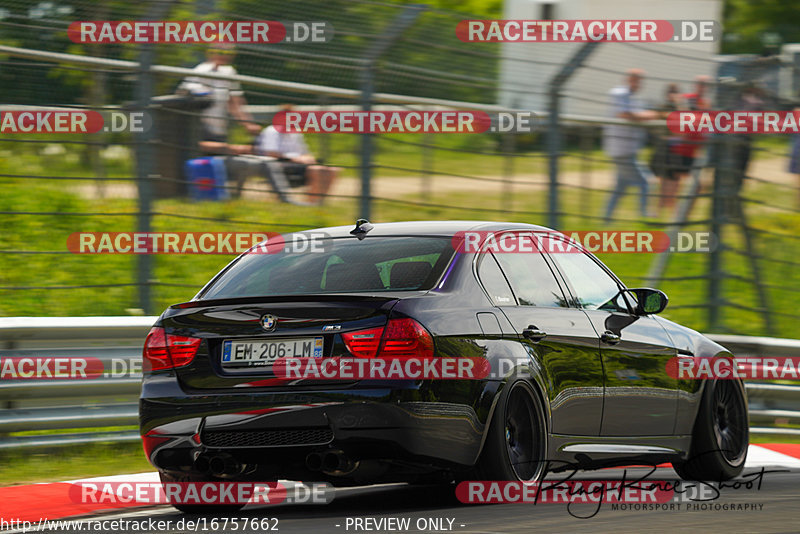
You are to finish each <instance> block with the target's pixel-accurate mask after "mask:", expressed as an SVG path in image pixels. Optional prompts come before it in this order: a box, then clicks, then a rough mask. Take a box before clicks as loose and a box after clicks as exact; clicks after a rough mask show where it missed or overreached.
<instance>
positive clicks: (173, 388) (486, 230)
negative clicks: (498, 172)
mask: <svg viewBox="0 0 800 534" xmlns="http://www.w3.org/2000/svg"><path fill="white" fill-rule="evenodd" d="M506 235H510V236H513V239H514V242H515V243H516V246H517V248H516V249H515V250H513V251H507V250H506V249H505V248H502V247H498V246H496V244H497V242H498V241H497V239H498V237H503V236H506ZM465 236H466V237H465ZM475 236H478V237H477V238H476V237H475ZM543 238H544V239H546V240H548V241H549V242H551V243H553V242H556V243H558V242H561V241H565V240H567V238H566V236H563V235H562V234H560V233H558V232H555V231H553V230H550V229H547V228H543V227H539V226H534V225H528V224H515V223H499V222H466V221H451V222H409V223H387V224H374V225H373V224H371V223H369V222H366V221H363V220H361V221H359V223H357V226H356V227H355V228H353V227H352V226H348V227H336V228H324V229H319V230H313V231H307V232H299V233H296V234H285V235H284V236H283V237H282V240H281V242H280V244H279V245H278V246H274V243H273V244H271V243H266V244H264V245H262V246H260V247H254V248H253V249H251V250H250V251H249V252H247V253H245V254H243V255H241V256H239V257H238V258H236V259H235V260H234V261H233V262H231V263H230V264H229V265H228V266H226V267H225V268H224V269H223V270H222V271H221V272H219V273H218V274H217V275H216V276H214V277H213V278H212V279H211V281H210V282H209V283H208V284H207V285H206V286H205V287H204V288H203V289H202V290H201V291H200V292H199V293H198V294H197V295H196V296H195V297H194V298H193V299H192V300H191V301H189V302H185V303H182V304H176V305H173V306H171V307H170V308H168V309H167V310H166V311H165V312H164V313H163V315H162V316H161V317H160V318H159V319H158V321H157V323H156V324H155V326H154V327H153V328H152V330H151V332H150V334H149V335H148V336H147V340H146V342H145V347H144V367H145V376H144V380H143V385H142V393H141V400H140V410H139V413H140V425H141V434H142V439H143V441H144V449H145V452H146V454H147V455H148V459H149V460H150V462H151V463H152V464H153V465H154V466H155V467H156V468H157V469H158V470H159V471H160V473H161V475H162V479H163V480H173V481H175V480H177V481H214V480H232V481H237V480H261V481H265V480H277V479H279V478H280V479H292V480H314V481H326V482H330V483H332V484H334V485H353V484H368V483H374V482H390V481H408V482H420V481H424V482H430V481H441V482H449V481H453V480H457V479H466V478H473V479H477V480H523V481H525V480H536V479H540V478H541V477H543V476H544V474H545V473H546V472H547V471H548V470H550V471H554V470H558V469H565V468H569V469H574V468H581V469H591V468H598V467H604V466H611V465H626V464H632V463H646V464H648V465H650V464H655V463H660V462H671V463H672V465H673V466H674V467H675V469H676V471H677V472H678V474H679V475H680V476H681V477H683V478H691V479H701V480H712V479H713V480H723V479H729V478H732V477H735V476H737V475H738V474H739V473H740V472H741V470H742V468H743V465H744V461H745V456H746V453H747V447H748V438H749V436H748V415H747V403H746V397H745V391H744V387H743V385H742V383H741V382H740V381H739V380H706V381H703V380H681V379H679V378H676V377H674V376H671V375H670V373H668V372H667V371H666V369H667V367H668V365H669V362H670V360H673V361H674V360H675V359H676V358H677V359H680V358H712V357H731V355H730V353H729V352H728V351H726V349H724V348H723V347H721V346H720V345H718V344H716V343H714V342H712V341H711V340H709V339H708V338H706V337H704V336H702V335H700V334H699V333H697V332H695V331H693V330H690V329H688V328H686V327H683V326H680V325H678V324H676V323H673V322H671V321H669V320H666V319H664V318H662V317H659V316H658V315H657V314H658V313H659V312H660V311H662V310H663V309H664V307H665V306H666V304H667V298H666V296H665V295H664V294H663V293H661V292H660V291H657V290H654V289H647V288H636V289H629V288H627V287H626V286H625V285H624V284H623V283H622V282H621V281H620V280H619V279H618V278H617V277H616V276H615V275H614V274H613V273H612V272H611V271H610V270H609V269H608V268H607V267H605V266H604V265H603V264H602V263H601V262H600V261H599V260H598V259H597V258H595V257H594V256H592V255H591V254H589V253H588V252H586V251H585V250H583V249H581V248H580V247H579V246H578V245H575V244H574V243H572V244H568V245H569V246H566V247H552V246H545V247H543V246H541V243H542V239H543ZM312 239H313V240H316V242H315V243H314V245H315V246H304V247H294V246H289V244H290V243H297V242H302V243H306V244H308V243H309V242H310V241H311V240H312ZM465 243H466V244H468V245H469V246H465ZM493 244H494V245H495V246H492V245H493ZM576 247H578V248H576ZM300 248H302V250H300ZM564 250H567V251H568V252H563V251H564ZM562 252H563V253H562ZM465 357H467V358H480V359H483V360H484V361H485V362H486V363H487V365H488V367H489V372H488V373H484V374H481V375H479V376H478V375H476V376H471V377H461V378H456V379H436V378H435V377H434V378H431V377H429V376H425V377H422V378H420V377H418V376H416V377H415V376H395V377H385V376H372V375H370V376H363V375H358V376H355V375H353V376H351V377H348V376H346V375H344V374H338V375H336V376H335V378H334V379H331V378H330V377H325V376H321V375H319V374H312V375H308V374H305V375H303V376H295V377H292V376H287V375H286V373H282V372H278V371H276V369H278V368H279V367H281V366H282V367H281V368H285V367H286V364H287V362H291V361H294V360H293V359H295V358H299V359H303V360H305V361H311V362H325V361H327V360H331V359H337V361H341V360H348V359H349V360H359V361H360V360H370V361H378V360H381V359H392V358H400V359H408V358H420V359H422V360H424V359H426V358H427V359H431V358H433V359H436V360H437V361H439V360H441V361H442V362H445V361H447V360H448V359H458V358H465ZM279 364H280V365H279ZM179 507H180V506H179Z"/></svg>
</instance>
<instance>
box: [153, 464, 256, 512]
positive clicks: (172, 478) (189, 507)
mask: <svg viewBox="0 0 800 534" xmlns="http://www.w3.org/2000/svg"><path fill="white" fill-rule="evenodd" d="M158 476H159V477H160V478H161V482H163V483H168V482H214V481H215V480H216V479H214V478H212V477H200V476H196V475H178V476H176V475H172V474H170V473H167V472H165V471H159V472H158ZM170 505H172V507H173V508H176V509H178V510H180V511H181V512H184V513H186V514H194V515H212V514H232V513H234V512H238V511H239V510H241V509H242V508H244V505H243V504H216V505H215V504H178V503H174V502H172V503H170Z"/></svg>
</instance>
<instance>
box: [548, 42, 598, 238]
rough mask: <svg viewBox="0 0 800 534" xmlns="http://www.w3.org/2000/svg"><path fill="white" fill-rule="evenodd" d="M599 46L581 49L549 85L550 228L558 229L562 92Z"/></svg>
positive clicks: (587, 46)
mask: <svg viewBox="0 0 800 534" xmlns="http://www.w3.org/2000/svg"><path fill="white" fill-rule="evenodd" d="M598 44H600V43H599V42H598V41H592V42H589V43H586V44H584V45H583V46H582V47H580V48H579V49H578V51H577V52H576V53H575V55H574V56H572V57H571V58H569V60H567V62H566V64H564V66H563V67H561V70H560V71H558V73H557V74H556V75H555V76H553V77H552V78H551V79H550V82H549V83H548V90H547V93H548V101H549V104H550V105H549V108H550V109H549V113H548V121H547V122H548V128H547V151H548V152H549V174H550V193H549V195H548V209H547V212H548V213H547V225H548V226H549V227H550V228H557V227H558V213H559V212H558V157H559V154H560V152H561V130H560V129H559V124H558V117H559V113H560V110H559V102H560V100H561V95H560V91H561V88H562V87H563V86H564V84H565V83H566V82H567V80H569V79H570V77H571V76H572V74H573V73H574V72H575V70H577V69H578V67H580V66H581V65H582V64H583V62H584V61H585V60H586V58H588V57H589V55H590V54H591V53H592V52H593V51H594V49H595V47H597V45H598Z"/></svg>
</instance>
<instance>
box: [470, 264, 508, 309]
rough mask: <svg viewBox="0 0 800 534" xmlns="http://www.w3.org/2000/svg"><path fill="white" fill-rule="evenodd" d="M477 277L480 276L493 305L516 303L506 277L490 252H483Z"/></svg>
mask: <svg viewBox="0 0 800 534" xmlns="http://www.w3.org/2000/svg"><path fill="white" fill-rule="evenodd" d="M478 278H480V280H481V283H482V284H483V287H484V289H486V293H488V294H489V298H490V299H492V303H493V304H494V305H495V306H513V305H514V304H516V302H515V301H514V294H513V293H512V292H511V288H510V287H508V282H507V281H506V277H505V276H504V275H503V271H501V270H500V266H499V265H497V260H495V259H494V256H493V255H492V254H491V253H485V254H484V255H483V257H482V258H481V262H480V264H478Z"/></svg>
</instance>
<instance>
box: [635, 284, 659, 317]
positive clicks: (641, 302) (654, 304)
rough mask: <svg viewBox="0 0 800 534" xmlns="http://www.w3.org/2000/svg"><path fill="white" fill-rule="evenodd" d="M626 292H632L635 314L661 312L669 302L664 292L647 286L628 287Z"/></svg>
mask: <svg viewBox="0 0 800 534" xmlns="http://www.w3.org/2000/svg"><path fill="white" fill-rule="evenodd" d="M628 293H630V294H632V295H633V297H634V298H635V300H636V309H635V310H634V311H635V313H636V315H650V314H651V313H661V312H662V311H664V308H666V307H667V303H668V302H669V299H668V298H667V295H666V293H664V292H663V291H659V290H658V289H651V288H649V287H639V288H636V289H629V290H628Z"/></svg>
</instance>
